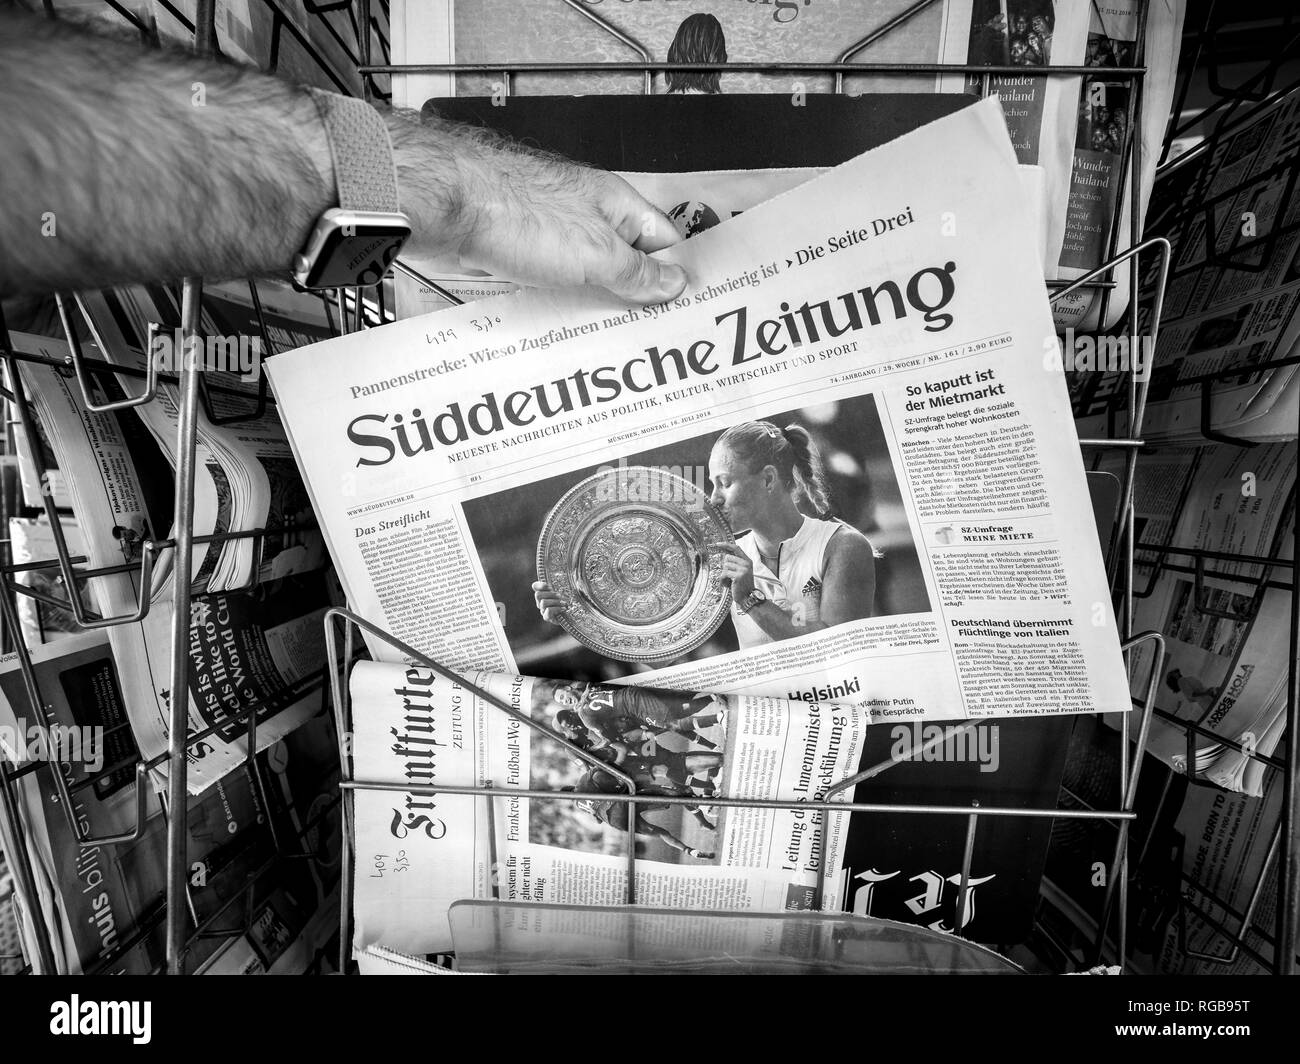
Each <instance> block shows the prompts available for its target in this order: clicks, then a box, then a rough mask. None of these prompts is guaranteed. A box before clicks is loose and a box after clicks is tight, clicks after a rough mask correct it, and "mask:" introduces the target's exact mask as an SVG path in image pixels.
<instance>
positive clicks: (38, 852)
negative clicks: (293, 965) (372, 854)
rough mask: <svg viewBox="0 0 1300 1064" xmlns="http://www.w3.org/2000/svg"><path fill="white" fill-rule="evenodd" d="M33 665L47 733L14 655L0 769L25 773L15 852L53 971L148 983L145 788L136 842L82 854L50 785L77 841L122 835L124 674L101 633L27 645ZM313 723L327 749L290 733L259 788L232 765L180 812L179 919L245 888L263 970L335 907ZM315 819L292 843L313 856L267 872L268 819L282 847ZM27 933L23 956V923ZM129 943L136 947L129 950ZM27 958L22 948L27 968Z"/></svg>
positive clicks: (154, 900) (153, 942)
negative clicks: (185, 865)
mask: <svg viewBox="0 0 1300 1064" xmlns="http://www.w3.org/2000/svg"><path fill="white" fill-rule="evenodd" d="M33 659H34V671H35V674H36V678H37V682H38V684H39V685H40V690H41V694H42V696H43V699H44V700H45V711H46V714H47V715H48V717H49V720H50V727H49V728H44V727H42V726H41V725H40V723H39V721H38V720H37V719H35V717H34V715H33V714H32V712H31V709H30V706H29V703H28V700H27V693H26V688H25V686H24V683H23V678H22V675H21V673H20V671H19V668H18V662H17V659H16V657H15V656H14V655H9V656H7V657H5V658H3V659H0V757H3V758H5V759H7V760H8V762H11V763H12V764H13V765H15V766H18V767H24V768H25V767H28V766H30V765H33V764H34V771H31V772H25V773H23V774H22V775H21V776H20V777H18V781H17V786H16V788H15V793H16V794H17V796H18V798H19V815H20V819H21V827H22V833H23V838H24V841H23V843H22V845H23V846H24V850H25V853H26V856H27V857H28V859H29V860H30V862H31V865H32V867H33V871H34V874H35V876H36V886H37V894H38V897H37V899H36V904H37V905H38V906H39V908H40V911H41V915H42V917H43V919H44V923H45V926H46V927H47V928H48V929H49V930H50V932H51V936H52V940H53V945H54V954H55V956H54V960H55V964H56V969H57V971H58V972H60V973H72V974H76V973H80V972H83V971H90V970H96V971H102V972H104V973H105V974H113V973H123V974H128V973H129V974H143V973H148V972H151V971H154V970H156V969H157V967H158V966H159V965H160V964H161V963H162V961H163V957H164V945H165V943H164V939H163V924H162V920H161V915H162V909H161V906H162V901H163V895H164V892H165V888H166V881H165V872H166V857H165V848H166V832H167V829H166V817H165V815H164V811H163V807H162V805H161V803H160V800H159V797H158V796H157V795H155V794H154V792H153V790H152V788H148V789H147V791H146V793H145V794H144V795H143V796H142V800H143V804H144V809H145V820H144V824H143V827H142V830H141V831H140V833H139V835H138V836H137V837H136V838H133V839H130V840H128V841H124V842H119V843H112V844H95V845H91V846H87V847H82V846H80V845H79V844H78V843H77V841H76V839H75V837H74V835H73V832H72V827H71V823H70V820H69V815H68V811H67V810H65V809H64V807H63V805H62V802H61V800H60V796H59V793H58V790H57V788H56V784H55V782H54V776H53V774H54V773H55V772H59V773H61V774H62V775H63V777H64V779H65V782H66V783H67V785H68V789H69V792H70V794H71V799H72V802H73V808H72V817H73V818H74V819H75V820H76V822H77V823H78V825H79V826H80V828H81V830H82V831H83V832H85V833H88V834H90V835H92V836H94V837H103V836H106V835H111V834H124V833H128V832H132V831H134V829H135V826H136V817H137V812H136V806H137V801H138V800H139V799H140V798H141V796H138V795H137V793H136V788H137V786H138V784H137V782H136V781H137V777H136V771H135V765H136V762H137V761H138V760H139V758H140V751H139V749H138V747H137V746H136V744H135V742H134V741H133V739H132V736H131V732H130V729H129V728H128V727H127V716H128V714H127V709H126V706H125V703H124V700H123V694H124V689H123V687H122V685H121V683H120V678H121V672H122V670H121V669H120V668H118V667H117V666H116V665H115V663H114V659H113V656H112V654H111V653H110V647H109V644H108V640H107V637H106V635H105V633H103V632H83V633H79V634H76V635H71V636H69V637H68V638H67V639H66V640H64V641H62V642H60V643H59V644H57V645H55V646H48V647H39V648H37V649H36V650H35V651H34V653H33ZM318 720H319V721H320V722H321V725H322V727H321V729H320V735H321V736H323V737H324V738H325V740H327V741H326V742H321V741H320V737H317V738H316V739H315V740H314V741H312V740H311V739H310V734H311V731H312V729H303V730H302V732H303V734H302V737H301V738H300V737H298V736H297V735H295V736H294V737H293V738H292V740H291V741H290V742H287V743H285V744H283V745H280V746H277V747H275V748H273V749H272V750H270V751H268V753H267V754H264V755H262V756H263V757H264V758H266V762H265V765H264V766H263V767H262V769H261V771H262V775H263V777H264V779H265V780H266V781H268V784H267V786H266V789H265V790H263V788H262V784H261V783H260V782H259V781H258V780H256V779H255V778H254V775H253V773H252V771H250V769H249V768H248V766H241V767H240V768H239V769H237V770H236V771H234V772H233V773H231V774H230V775H228V776H227V777H226V778H225V779H223V780H221V781H219V782H218V783H217V784H216V785H215V786H214V787H213V788H212V789H211V790H210V791H209V792H208V793H207V794H205V795H204V796H202V797H200V798H197V799H193V800H191V801H190V802H189V803H188V805H187V808H186V812H185V816H186V828H187V837H188V841H187V844H186V845H187V857H188V861H189V872H188V875H187V877H186V892H187V893H186V897H185V899H184V901H185V902H188V907H189V913H190V915H191V917H192V918H193V919H194V920H196V921H199V920H204V919H207V918H210V917H213V916H215V915H216V914H217V913H219V912H220V911H222V910H223V909H224V908H225V907H226V905H227V903H229V902H231V901H232V899H234V898H236V897H239V896H240V895H241V894H242V893H243V892H244V891H245V890H246V888H248V886H249V884H250V882H252V881H253V880H254V879H256V880H257V886H256V889H255V892H254V895H253V899H254V900H255V901H256V902H257V906H259V907H255V912H257V913H258V918H257V920H256V921H255V923H254V926H253V929H252V931H251V932H250V935H251V936H252V937H253V938H254V939H256V940H258V941H259V943H260V944H261V945H263V946H264V947H266V948H264V949H263V951H262V952H263V956H264V957H268V958H269V959H268V963H273V962H274V960H275V956H276V951H275V950H272V949H271V948H270V945H271V944H274V943H280V944H281V945H282V948H287V947H288V946H289V945H290V944H291V943H295V942H297V943H298V944H299V946H300V948H303V947H305V946H306V945H307V944H308V942H309V940H307V939H305V938H304V936H303V935H302V934H301V932H303V931H304V929H305V928H306V927H308V926H309V925H310V923H311V919H310V918H311V914H313V913H315V912H317V910H319V909H320V908H321V907H322V906H326V907H328V914H327V915H328V918H329V921H330V923H332V924H334V925H335V926H337V908H336V906H329V899H330V896H331V892H334V896H335V897H336V896H337V889H336V882H335V881H336V880H337V875H338V858H339V850H338V844H337V840H331V838H330V835H329V829H330V828H331V827H333V828H335V829H337V827H338V821H337V817H334V818H333V820H332V821H331V820H330V819H329V818H328V814H327V811H326V810H325V809H324V807H323V806H322V805H321V804H320V803H319V802H318V801H316V799H317V798H319V797H321V793H320V790H318V788H320V787H322V786H323V785H325V786H328V785H329V784H331V783H333V781H335V780H336V779H337V754H336V752H335V747H334V744H333V729H332V727H331V726H330V722H329V721H328V720H327V719H326V718H325V717H321V718H318ZM330 759H332V761H333V765H334V772H333V774H331V773H330V769H329V761H330ZM313 816H314V817H316V818H317V819H318V820H319V824H318V825H317V827H316V828H315V829H314V830H313V831H312V832H311V834H310V835H308V836H307V837H306V838H305V839H303V842H304V843H305V844H306V845H310V846H312V847H313V849H314V848H315V847H316V846H317V845H318V844H320V846H321V849H320V850H319V851H316V852H315V853H314V856H313V859H312V860H310V861H282V862H280V864H278V865H273V866H270V867H268V862H270V861H271V860H272V858H273V857H274V855H275V854H276V852H277V851H276V842H277V836H276V835H274V834H273V829H272V828H271V822H272V820H274V821H276V822H277V824H278V828H277V829H276V830H278V831H279V833H280V834H279V838H280V839H295V841H296V839H297V836H294V835H292V834H290V833H291V832H292V831H293V830H294V827H295V825H298V824H304V823H307V821H308V819H309V818H310V817H313ZM2 841H3V842H4V845H5V847H6V848H8V849H10V850H11V852H12V848H14V847H15V846H16V845H17V843H16V841H15V840H13V839H9V838H6V839H4V840H2ZM267 899H271V900H270V901H268V900H267ZM264 902H265V906H264V907H262V906H263V903H264ZM272 902H273V903H274V904H272ZM264 909H269V910H270V911H269V912H264ZM26 927H27V937H26V943H27V945H28V946H29V947H30V946H31V944H32V938H31V936H32V934H33V933H34V931H33V929H32V924H31V922H30V920H28V921H27V922H26ZM318 935H319V932H318ZM133 939H138V941H136V942H135V944H134V945H133V944H132V940H133ZM217 946H218V942H217V941H216V940H213V939H205V940H198V941H196V942H195V943H194V944H193V945H192V949H191V952H190V955H189V960H190V963H191V964H194V965H199V964H202V963H203V962H205V960H206V958H207V957H208V955H209V954H211V953H213V952H214V951H215V950H216V948H217ZM313 948H315V947H313ZM36 955H37V952H36V951H35V950H34V949H30V948H29V949H28V956H29V957H35V956H36Z"/></svg>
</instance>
